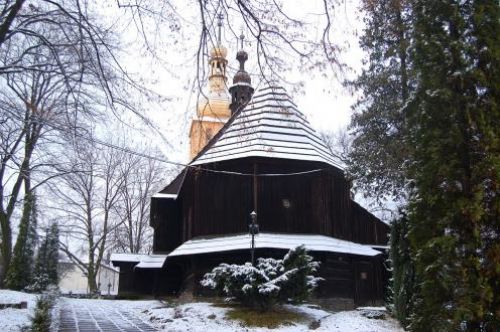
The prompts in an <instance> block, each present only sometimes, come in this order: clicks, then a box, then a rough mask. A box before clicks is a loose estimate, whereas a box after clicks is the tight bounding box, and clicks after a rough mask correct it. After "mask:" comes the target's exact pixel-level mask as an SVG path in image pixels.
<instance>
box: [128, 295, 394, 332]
mask: <svg viewBox="0 0 500 332" xmlns="http://www.w3.org/2000/svg"><path fill="white" fill-rule="evenodd" d="M285 308H286V309H287V310H289V311H291V312H296V313H299V314H301V315H302V316H303V317H304V318H305V319H303V320H299V321H293V322H286V324H284V325H282V326H280V327H278V328H275V329H268V328H261V327H260V328H259V327H250V326H244V325H243V323H242V322H240V321H238V320H231V319H228V318H227V316H226V314H227V313H228V311H230V310H231V308H230V307H220V306H217V305H213V304H211V303H204V302H194V303H186V304H182V305H179V306H175V307H163V308H162V307H157V308H150V309H148V310H143V311H141V312H138V315H140V316H142V319H144V320H146V321H149V322H150V323H151V324H152V325H153V326H154V327H156V328H158V329H162V330H168V331H193V332H195V331H222V332H224V331H254V332H260V331H276V332H278V331H279V332H296V331H310V330H311V329H313V330H315V331H318V332H327V331H344V332H348V331H364V332H367V331H373V332H377V331H398V332H399V331H403V329H401V328H400V326H399V324H398V323H397V322H396V321H395V320H394V319H392V318H389V317H386V318H385V319H369V318H366V317H363V316H362V311H360V310H353V311H342V312H337V313H331V312H327V311H324V310H322V309H319V308H317V307H316V308H314V307H308V306H307V305H301V306H291V305H289V306H285ZM370 309H373V310H375V309H376V310H380V309H382V308H370Z"/></svg>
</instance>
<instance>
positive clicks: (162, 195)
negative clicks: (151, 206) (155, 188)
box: [152, 193, 177, 199]
mask: <svg viewBox="0 0 500 332" xmlns="http://www.w3.org/2000/svg"><path fill="white" fill-rule="evenodd" d="M152 197H154V198H169V199H177V195H176V194H164V193H156V194H154V195H153V196H152Z"/></svg>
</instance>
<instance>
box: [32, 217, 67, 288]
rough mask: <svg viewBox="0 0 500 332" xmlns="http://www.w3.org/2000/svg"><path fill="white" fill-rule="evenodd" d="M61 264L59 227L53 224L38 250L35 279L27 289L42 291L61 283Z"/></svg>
mask: <svg viewBox="0 0 500 332" xmlns="http://www.w3.org/2000/svg"><path fill="white" fill-rule="evenodd" d="M58 264H59V227H58V226H57V224H56V223H54V224H52V225H51V226H50V228H49V229H48V230H47V233H46V235H45V238H44V240H43V242H42V244H41V246H40V249H39V250H38V255H37V259H36V264H35V270H34V273H33V275H34V276H33V281H32V283H31V285H30V286H29V287H27V289H28V290H29V291H33V292H41V291H43V290H45V289H47V287H48V286H49V285H55V286H57V284H58V283H59V276H58V272H57V266H58Z"/></svg>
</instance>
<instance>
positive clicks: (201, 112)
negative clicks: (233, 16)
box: [189, 15, 231, 159]
mask: <svg viewBox="0 0 500 332" xmlns="http://www.w3.org/2000/svg"><path fill="white" fill-rule="evenodd" d="M217 25H218V36H217V45H216V46H215V47H213V48H212V50H211V51H210V60H209V65H210V69H209V76H208V94H207V95H206V96H203V97H202V98H201V99H200V100H199V102H198V109H197V110H196V116H195V117H194V118H193V120H192V122H191V130H190V132H189V139H190V159H193V158H194V157H195V156H196V155H197V154H198V153H199V152H200V151H201V150H202V149H203V148H204V147H205V145H206V144H207V143H208V141H210V139H211V138H212V137H213V136H214V135H215V134H217V132H218V131H219V130H220V129H221V128H222V127H223V126H224V124H225V123H226V121H227V120H228V119H229V118H230V117H231V111H230V109H229V104H230V102H231V100H230V97H229V94H228V90H227V76H226V68H227V60H226V56H227V49H226V48H225V47H224V46H222V44H221V29H222V15H220V16H219V22H218V24H217Z"/></svg>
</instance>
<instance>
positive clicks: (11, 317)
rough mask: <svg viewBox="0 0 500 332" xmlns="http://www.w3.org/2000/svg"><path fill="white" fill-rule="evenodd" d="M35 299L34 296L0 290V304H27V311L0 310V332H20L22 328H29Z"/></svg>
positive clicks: (35, 296)
mask: <svg viewBox="0 0 500 332" xmlns="http://www.w3.org/2000/svg"><path fill="white" fill-rule="evenodd" d="M36 298H37V295H36V294H27V293H23V292H16V291H11V290H6V289H0V303H19V302H21V301H26V302H28V308H27V309H12V308H8V309H2V310H0V331H2V332H4V331H9V332H10V331H20V330H21V329H22V328H23V327H24V326H29V325H30V324H31V322H30V319H31V316H32V314H33V312H34V309H35V305H36Z"/></svg>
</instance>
